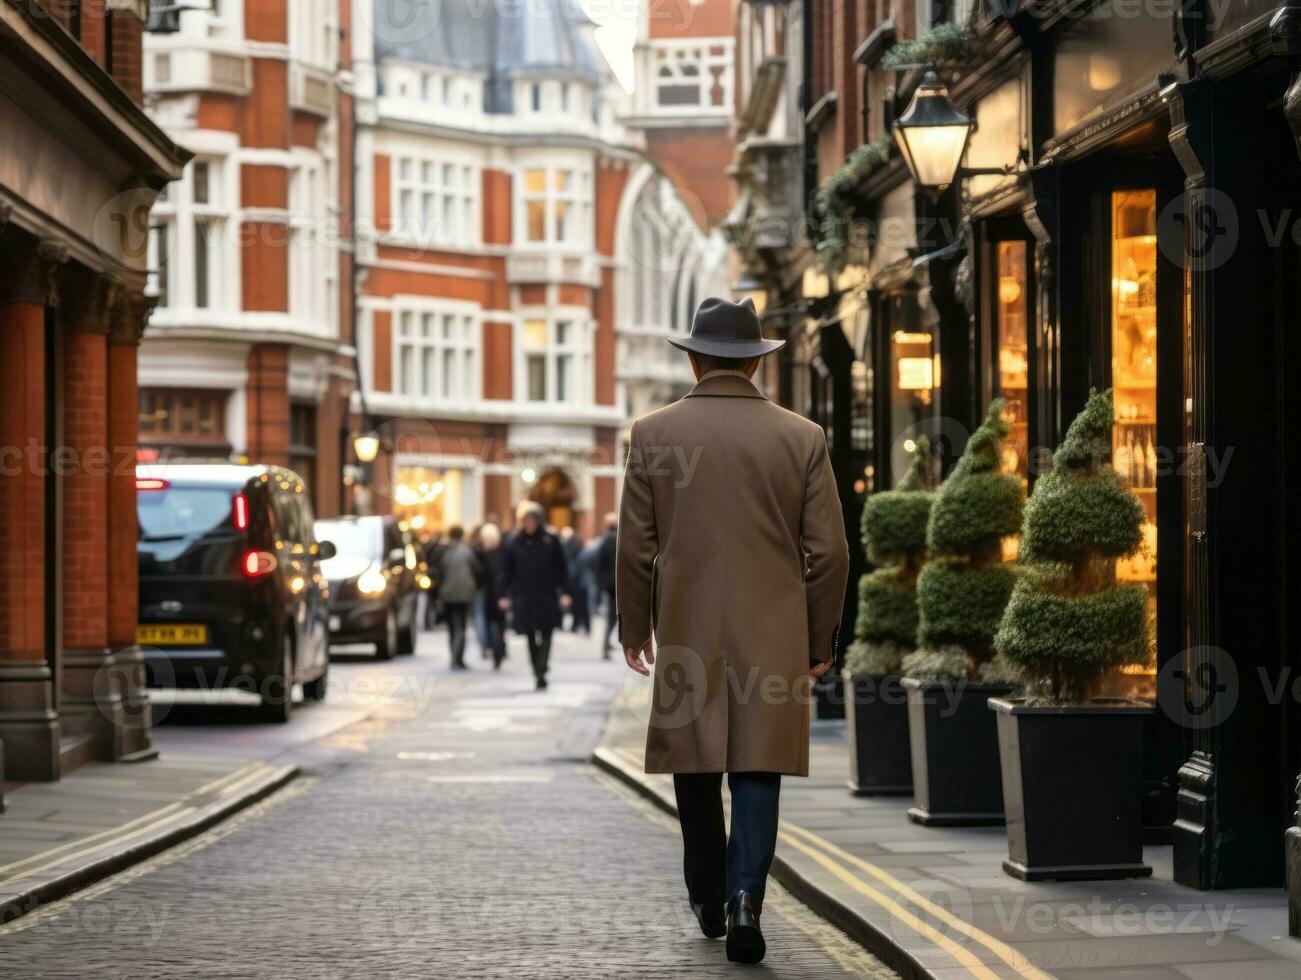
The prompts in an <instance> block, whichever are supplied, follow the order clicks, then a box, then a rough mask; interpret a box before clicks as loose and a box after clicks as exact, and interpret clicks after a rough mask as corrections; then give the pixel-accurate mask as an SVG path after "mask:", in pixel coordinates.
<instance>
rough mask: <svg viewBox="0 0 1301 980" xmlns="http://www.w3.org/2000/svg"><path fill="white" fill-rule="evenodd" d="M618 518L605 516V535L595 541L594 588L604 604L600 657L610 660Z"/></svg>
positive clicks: (615, 608) (615, 615) (615, 611)
mask: <svg viewBox="0 0 1301 980" xmlns="http://www.w3.org/2000/svg"><path fill="white" fill-rule="evenodd" d="M618 542H619V516H618V515H617V514H613V513H610V514H606V515H605V533H604V534H602V535H601V536H600V537H599V538H597V539H596V545H595V551H596V555H595V562H594V565H595V571H594V575H593V577H594V578H595V579H596V588H597V590H598V592H599V594H600V596H601V597H602V599H603V601H604V602H605V636H604V637H603V638H602V640H601V656H602V657H603V658H605V659H606V660H609V659H610V651H611V650H617V649H618V647H617V646H615V645H614V644H613V643H611V642H610V634H612V633H613V632H614V629H615V627H616V626H617V625H618V623H619V607H618V605H617V604H616V602H615V598H614V574H615V556H616V554H617V552H618Z"/></svg>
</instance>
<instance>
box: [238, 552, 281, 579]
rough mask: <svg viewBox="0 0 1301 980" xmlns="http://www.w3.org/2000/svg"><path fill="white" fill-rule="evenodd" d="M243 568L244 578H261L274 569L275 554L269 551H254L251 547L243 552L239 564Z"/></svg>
mask: <svg viewBox="0 0 1301 980" xmlns="http://www.w3.org/2000/svg"><path fill="white" fill-rule="evenodd" d="M241 567H242V568H243V570H244V577H245V578H261V577H262V576H263V575H268V574H270V573H271V572H274V571H275V570H276V556H275V555H273V554H271V552H269V551H254V550H252V549H250V550H248V551H246V552H244V561H243V563H242V565H241Z"/></svg>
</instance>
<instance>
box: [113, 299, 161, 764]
mask: <svg viewBox="0 0 1301 980" xmlns="http://www.w3.org/2000/svg"><path fill="white" fill-rule="evenodd" d="M148 314H149V304H148V301H147V300H146V299H145V296H144V293H143V292H142V291H140V289H139V287H135V288H131V287H124V288H122V289H121V290H119V292H118V294H117V298H116V301H115V302H114V304H113V315H112V323H111V328H110V330H109V335H108V441H109V445H110V446H111V447H112V450H113V469H112V472H111V473H110V474H109V478H108V645H109V647H110V648H112V650H113V669H112V674H111V677H110V680H111V683H112V685H113V688H114V691H115V692H116V695H117V698H118V702H117V703H118V704H120V705H121V709H122V713H121V716H120V723H119V725H118V726H117V728H116V731H115V738H114V742H113V746H112V751H113V758H115V759H117V760H119V761H137V760H141V759H148V758H153V757H154V756H156V755H157V754H158V750H157V749H155V748H154V747H153V744H152V741H151V739H150V734H149V729H150V726H151V724H152V722H153V717H152V710H151V708H150V705H149V695H148V692H147V691H146V690H145V665H144V658H143V656H142V655H141V652H140V647H139V646H137V645H136V623H137V621H138V619H139V612H140V564H139V559H138V558H137V556H136V537H137V534H138V524H137V518H136V479H135V457H136V446H137V442H138V439H139V414H140V390H139V385H138V382H137V374H136V362H137V357H138V355H139V351H140V337H141V334H143V333H144V328H145V322H146V320H147V318H148Z"/></svg>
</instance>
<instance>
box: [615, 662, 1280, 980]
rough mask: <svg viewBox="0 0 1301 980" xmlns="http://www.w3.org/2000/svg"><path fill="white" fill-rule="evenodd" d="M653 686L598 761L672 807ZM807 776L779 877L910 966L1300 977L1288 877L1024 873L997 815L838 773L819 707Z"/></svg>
mask: <svg viewBox="0 0 1301 980" xmlns="http://www.w3.org/2000/svg"><path fill="white" fill-rule="evenodd" d="M649 698H650V685H649V682H641V683H638V684H635V685H629V686H628V687H626V688H625V691H624V696H623V697H622V698H621V699H620V700H619V701H618V702H617V703H616V705H615V707H614V709H613V710H612V713H611V715H610V719H609V722H608V724H607V728H606V733H605V736H604V739H603V742H602V745H601V746H600V747H599V748H598V749H597V752H596V756H595V761H596V762H597V763H598V764H599V765H601V766H603V767H604V768H606V769H607V770H609V771H611V772H613V773H615V774H616V775H618V776H620V777H621V778H623V779H624V780H625V781H626V782H628V783H630V784H631V785H633V786H635V787H637V788H638V789H640V790H641V791H642V792H643V793H644V794H645V795H647V796H648V797H650V798H651V799H652V800H654V801H655V802H657V803H658V804H659V805H660V806H661V807H663V808H664V809H667V810H672V808H673V785H672V780H671V777H667V776H647V775H645V774H644V773H643V771H642V760H643V742H644V739H645V732H646V717H647V712H648V707H649ZM813 727H814V730H813V739H812V749H811V763H810V777H809V779H807V780H798V779H790V780H788V781H787V782H786V784H785V786H784V788H783V792H782V817H783V820H782V829H781V838H780V843H779V845H778V850H777V861H776V862H775V863H774V867H773V873H774V876H775V877H776V878H777V879H778V880H779V881H780V882H781V883H782V884H783V885H785V886H786V887H787V888H788V889H790V890H791V891H792V892H793V893H794V894H795V895H796V896H797V897H799V898H801V899H803V900H804V901H806V902H808V903H809V904H810V905H811V906H812V907H813V908H814V909H815V911H817V912H818V913H819V914H821V915H823V916H825V917H826V918H827V919H828V920H830V921H832V922H835V923H836V924H837V925H840V926H841V927H842V928H844V929H845V930H846V931H847V932H849V933H850V934H851V935H853V936H854V937H855V938H857V939H859V940H860V941H861V942H863V943H864V945H866V946H867V947H868V948H869V949H871V950H872V951H873V952H874V953H876V954H877V955H878V956H879V957H880V958H881V959H882V960H883V961H884V962H886V963H887V964H889V965H890V966H892V967H893V968H895V969H896V970H898V971H899V972H900V973H902V974H903V975H905V976H917V977H935V978H938V980H951V978H959V977H979V978H982V980H994V978H1009V977H1023V978H1027V980H1043V978H1046V977H1058V978H1061V980H1102V978H1108V980H1110V978H1113V977H1125V978H1130V980H1211V978H1218V977H1233V978H1235V980H1284V978H1287V980H1295V978H1296V977H1298V976H1301V942H1299V941H1297V940H1295V939H1291V938H1289V937H1288V935H1287V905H1286V896H1285V893H1284V892H1283V890H1282V889H1258V890H1241V891H1226V892H1199V891H1195V890H1193V889H1189V888H1184V887H1182V886H1180V885H1177V884H1175V883H1174V882H1172V881H1171V880H1170V865H1171V859H1170V852H1171V849H1170V848H1169V847H1152V848H1147V849H1146V851H1145V855H1144V857H1145V860H1146V861H1147V863H1149V864H1151V865H1152V866H1153V868H1154V870H1155V875H1154V877H1153V878H1151V879H1146V880H1131V881H1115V882H1060V883H1058V882H1034V883H1030V882H1021V881H1017V880H1015V879H1013V878H1010V877H1008V876H1007V874H1005V873H1004V871H1003V870H1002V862H1003V860H1004V859H1005V858H1006V857H1007V841H1006V836H1005V832H1004V830H1003V828H1001V827H989V828H934V827H930V828H928V827H921V826H918V825H916V824H913V823H910V822H909V821H908V819H907V818H906V816H905V813H906V811H907V809H908V807H909V806H910V805H911V800H910V799H908V798H861V797H854V796H851V795H850V793H849V791H848V789H847V788H846V782H847V777H848V775H849V761H848V748H847V744H846V739H845V728H844V722H843V721H834V722H833V721H819V722H814V726H813Z"/></svg>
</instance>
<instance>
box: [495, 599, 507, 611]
mask: <svg viewBox="0 0 1301 980" xmlns="http://www.w3.org/2000/svg"><path fill="white" fill-rule="evenodd" d="M497 608H498V609H500V610H501V611H502V612H510V600H509V599H507V598H506V597H505V596H503V597H502V598H500V599H498V600H497Z"/></svg>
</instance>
